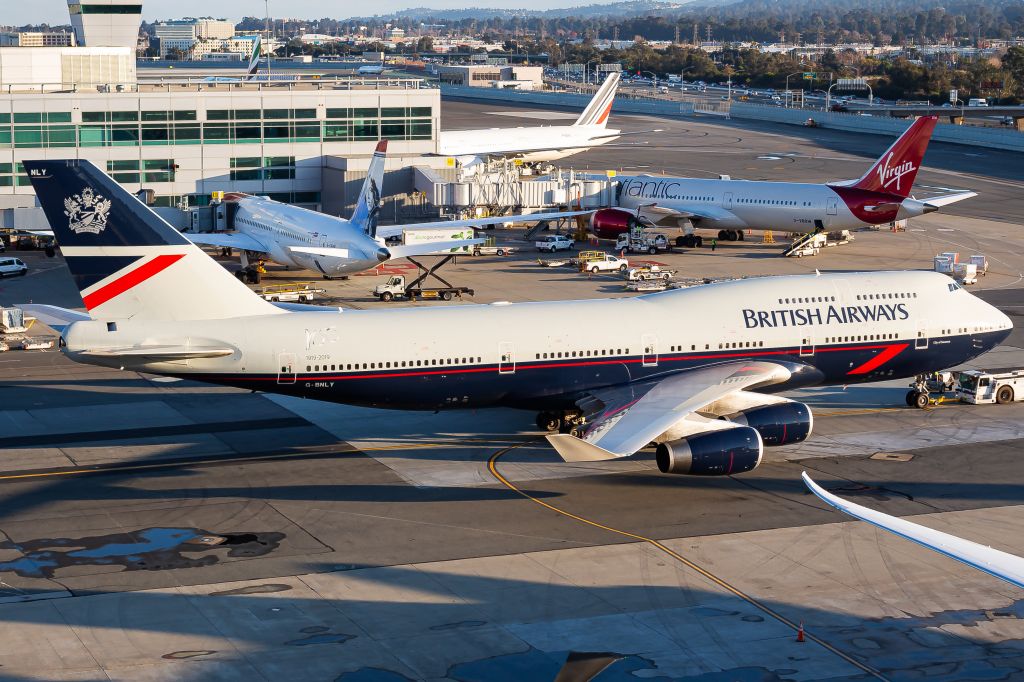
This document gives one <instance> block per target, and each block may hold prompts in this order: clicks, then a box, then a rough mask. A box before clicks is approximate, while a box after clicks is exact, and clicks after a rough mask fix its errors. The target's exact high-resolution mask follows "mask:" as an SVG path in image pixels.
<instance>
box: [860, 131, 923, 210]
mask: <svg viewBox="0 0 1024 682" xmlns="http://www.w3.org/2000/svg"><path fill="white" fill-rule="evenodd" d="M938 120H939V118H938V117H937V116H922V117H921V118H919V119H917V120H916V121H914V123H913V125H911V126H910V127H909V128H907V130H906V132H904V133H903V134H902V135H900V137H899V139H897V140H896V141H895V142H893V144H892V146H891V147H889V148H888V149H887V150H885V153H884V154H882V156H881V158H879V159H878V161H876V162H875V165H874V166H872V167H871V169H870V170H869V171H868V172H867V173H865V174H864V176H863V177H862V178H861V179H859V180H857V181H856V182H853V183H850V184H847V185H846V186H848V187H854V188H856V189H861V190H865V191H868V192H879V193H884V194H894V195H896V196H898V197H902V198H904V199H905V198H907V197H909V196H910V189H911V187H913V186H914V179H915V178H916V177H917V171H919V170H920V169H921V162H922V161H923V160H924V153H925V152H926V151H927V150H928V142H930V141H931V139H932V131H934V130H935V124H936V123H938Z"/></svg>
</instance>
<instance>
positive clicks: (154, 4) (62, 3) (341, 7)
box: [0, 0, 611, 25]
mask: <svg viewBox="0 0 1024 682" xmlns="http://www.w3.org/2000/svg"><path fill="white" fill-rule="evenodd" d="M141 1H142V17H143V18H144V19H145V20H146V21H155V20H157V19H177V18H180V17H186V16H206V15H211V14H213V15H214V16H216V17H218V18H220V17H225V18H228V19H234V20H235V21H237V20H239V19H241V18H242V17H243V16H246V15H248V16H259V17H262V16H264V9H263V7H264V5H263V0H216V1H215V2H210V0H141ZM610 1H611V0H566V1H565V2H564V3H555V4H552V3H551V2H550V0H512V1H511V2H509V0H504V1H503V0H404V1H403V0H377V1H376V2H374V3H372V4H370V5H365V7H366V9H365V10H364V11H363V12H359V13H361V14H362V13H364V12H365V14H383V13H386V12H393V11H395V10H398V9H406V8H408V7H436V8H440V9H444V8H462V7H529V8H533V9H536V8H548V7H560V6H566V7H571V6H573V5H591V4H597V3H601V2H610ZM0 5H2V6H3V11H2V12H0V22H3V23H4V24H8V25H11V24H13V25H23V24H41V23H44V22H45V23H50V24H66V23H68V4H67V0H28V2H16V0H0ZM356 6H357V4H356V3H352V2H348V1H344V0H343V1H342V2H338V1H337V0H270V15H271V16H275V17H294V18H297V19H319V18H321V17H335V18H339V17H343V16H345V15H348V14H352V13H353V10H354V8H355V7H356ZM211 7H216V10H215V12H211V9H210V8H211ZM371 7H372V9H370V8H371ZM356 11H358V10H356Z"/></svg>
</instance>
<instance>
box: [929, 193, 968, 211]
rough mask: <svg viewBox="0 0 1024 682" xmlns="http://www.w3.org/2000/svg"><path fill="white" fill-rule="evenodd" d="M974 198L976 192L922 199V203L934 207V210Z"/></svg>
mask: <svg viewBox="0 0 1024 682" xmlns="http://www.w3.org/2000/svg"><path fill="white" fill-rule="evenodd" d="M976 196H978V193H977V192H956V193H955V194H943V195H941V196H937V197H931V198H929V199H922V203H924V204H925V205H926V206H935V207H936V208H940V207H942V206H949V205H950V204H955V203H956V202H958V201H963V200H964V199H970V198H971V197H976Z"/></svg>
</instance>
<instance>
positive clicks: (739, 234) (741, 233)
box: [736, 230, 743, 241]
mask: <svg viewBox="0 0 1024 682" xmlns="http://www.w3.org/2000/svg"><path fill="white" fill-rule="evenodd" d="M736 236H737V238H738V239H739V241H743V230H737V231H736Z"/></svg>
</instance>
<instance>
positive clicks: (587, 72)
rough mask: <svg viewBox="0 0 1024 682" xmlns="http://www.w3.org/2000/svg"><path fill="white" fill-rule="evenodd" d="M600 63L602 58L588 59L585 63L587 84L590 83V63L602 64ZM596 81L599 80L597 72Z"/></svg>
mask: <svg viewBox="0 0 1024 682" xmlns="http://www.w3.org/2000/svg"><path fill="white" fill-rule="evenodd" d="M600 63H601V60H600V59H590V60H588V61H587V63H586V64H584V65H583V82H584V83H585V84H586V85H590V65H591V64H600ZM594 82H595V83H596V82H597V74H596V73H595V74H594Z"/></svg>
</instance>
